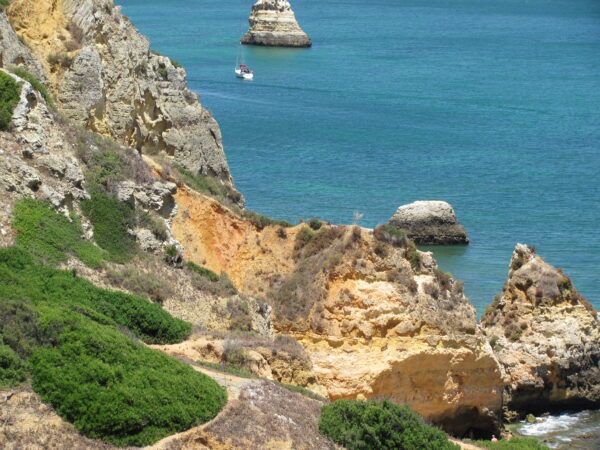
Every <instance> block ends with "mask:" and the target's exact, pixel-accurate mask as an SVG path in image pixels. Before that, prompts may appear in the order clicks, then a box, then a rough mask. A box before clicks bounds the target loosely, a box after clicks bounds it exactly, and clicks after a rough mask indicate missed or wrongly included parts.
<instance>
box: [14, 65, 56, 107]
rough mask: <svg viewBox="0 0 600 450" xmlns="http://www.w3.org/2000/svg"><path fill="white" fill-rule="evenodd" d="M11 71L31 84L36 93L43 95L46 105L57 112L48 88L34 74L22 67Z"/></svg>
mask: <svg viewBox="0 0 600 450" xmlns="http://www.w3.org/2000/svg"><path fill="white" fill-rule="evenodd" d="M10 71H11V72H12V73H14V74H15V75H16V76H18V77H21V78H23V79H24V80H25V81H27V82H29V83H30V84H31V86H33V88H34V89H35V90H36V91H38V92H39V93H40V94H41V95H42V97H44V100H45V101H46V105H48V108H50V109H51V110H53V111H54V110H56V105H54V101H53V100H52V97H51V96H50V94H49V93H48V90H47V89H46V86H44V85H43V84H42V83H40V81H39V80H38V79H37V78H36V77H34V76H33V75H32V74H30V73H29V72H27V71H26V70H25V69H23V68H21V67H11V68H10Z"/></svg>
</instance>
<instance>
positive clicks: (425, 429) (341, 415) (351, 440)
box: [319, 400, 460, 450]
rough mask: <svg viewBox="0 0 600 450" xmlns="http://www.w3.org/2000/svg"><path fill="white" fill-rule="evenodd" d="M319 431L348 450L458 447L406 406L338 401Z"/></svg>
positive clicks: (325, 412) (330, 407)
mask: <svg viewBox="0 0 600 450" xmlns="http://www.w3.org/2000/svg"><path fill="white" fill-rule="evenodd" d="M319 431H320V432H321V433H323V434H324V435H326V436H328V437H329V438H330V439H331V440H333V441H334V442H335V443H337V444H339V445H342V446H344V447H345V448H347V449H348V450H367V449H374V448H376V449H381V450H385V449H390V450H392V449H394V450H454V449H459V448H460V447H458V446H457V445H454V444H452V443H451V442H450V441H449V440H448V436H447V435H446V434H445V433H444V432H443V431H441V430H439V429H438V428H434V427H432V426H429V425H427V424H426V423H425V422H424V421H423V419H422V418H421V417H420V416H418V415H417V414H415V413H414V412H412V411H411V410H410V408H408V407H407V406H400V405H396V404H394V403H392V402H390V401H387V400H384V401H368V402H365V401H357V400H338V401H336V402H334V403H331V404H329V405H326V406H324V407H323V409H322V410H321V419H320V421H319Z"/></svg>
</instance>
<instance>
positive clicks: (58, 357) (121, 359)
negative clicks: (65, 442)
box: [31, 305, 227, 446]
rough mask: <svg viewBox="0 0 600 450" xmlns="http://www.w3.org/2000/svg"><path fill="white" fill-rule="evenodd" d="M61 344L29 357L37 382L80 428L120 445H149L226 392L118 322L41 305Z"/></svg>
mask: <svg viewBox="0 0 600 450" xmlns="http://www.w3.org/2000/svg"><path fill="white" fill-rule="evenodd" d="M40 314H41V315H42V320H43V321H46V322H50V323H53V324H54V325H55V326H58V327H59V328H60V329H61V331H62V332H61V337H60V342H59V345H58V346H56V347H43V348H40V349H39V350H38V351H36V352H35V353H34V355H33V356H32V358H31V364H32V373H33V376H34V380H33V387H34V389H35V390H36V392H38V393H39V394H40V395H41V396H42V399H43V400H44V401H47V402H49V403H51V404H52V405H53V406H54V408H55V409H56V411H57V412H58V413H59V414H60V415H61V416H63V417H64V418H66V419H67V420H69V421H71V422H73V424H74V425H75V427H76V428H77V429H78V430H79V431H80V432H82V433H84V434H86V435H87V436H89V437H92V438H98V439H102V440H104V441H107V442H111V443H114V444H116V445H136V446H142V445H148V444H151V443H153V442H155V441H157V440H159V439H161V438H162V437H164V436H167V435H169V434H172V433H174V432H178V431H183V430H185V429H188V428H190V427H192V426H195V425H198V424H200V423H204V422H206V421H208V420H210V419H212V418H213V417H214V416H215V415H216V414H217V413H218V412H219V410H220V409H221V408H222V407H223V406H224V405H225V403H226V399H227V395H226V393H225V391H224V390H223V389H222V388H220V387H219V386H218V385H217V383H216V382H215V381H213V380H212V379H210V378H208V377H207V376H205V375H203V374H200V373H198V372H196V371H194V370H193V369H192V368H191V367H189V366H188V365H186V364H184V363H181V362H179V361H176V360H174V359H172V358H169V357H168V356H166V355H164V354H162V353H160V352H158V351H154V350H151V349H149V348H147V347H145V346H143V345H141V344H139V343H137V342H134V341H133V340H131V339H129V338H128V337H127V336H125V335H124V334H122V333H120V332H118V331H117V330H116V329H114V328H113V327H109V326H105V325H101V324H98V323H95V322H93V321H91V320H88V319H86V318H84V317H82V316H81V315H79V314H76V313H73V312H70V311H68V310H64V309H63V308H59V307H49V306H48V305H44V306H43V307H41V308H40Z"/></svg>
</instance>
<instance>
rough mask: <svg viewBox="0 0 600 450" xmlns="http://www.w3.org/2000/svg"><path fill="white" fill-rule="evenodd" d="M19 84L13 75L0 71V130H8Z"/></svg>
mask: <svg viewBox="0 0 600 450" xmlns="http://www.w3.org/2000/svg"><path fill="white" fill-rule="evenodd" d="M20 95H21V86H20V85H19V83H17V82H16V81H15V79H14V78H13V77H11V76H10V75H8V74H7V73H4V72H2V71H0V131H9V130H10V129H11V127H12V124H11V121H12V116H13V113H14V111H15V106H17V103H19V97H20Z"/></svg>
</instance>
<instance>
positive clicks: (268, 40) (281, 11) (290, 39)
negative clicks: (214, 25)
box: [242, 0, 312, 47]
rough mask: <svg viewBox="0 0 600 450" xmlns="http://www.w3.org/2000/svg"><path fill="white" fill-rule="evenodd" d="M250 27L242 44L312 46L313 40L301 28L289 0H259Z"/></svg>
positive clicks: (253, 8)
mask: <svg viewBox="0 0 600 450" xmlns="http://www.w3.org/2000/svg"><path fill="white" fill-rule="evenodd" d="M248 22H249V23H250V29H249V30H248V32H247V33H246V34H245V35H244V36H243V37H242V44H249V45H264V46H268V47H310V46H311V45H312V42H311V40H310V38H309V37H308V35H307V34H306V33H305V32H304V31H303V30H302V28H300V26H299V25H298V22H297V21H296V16H295V15H294V11H292V6H291V5H290V2H289V1H288V0H258V1H257V2H256V3H255V4H254V5H253V6H252V11H251V13H250V18H249V19H248Z"/></svg>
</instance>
